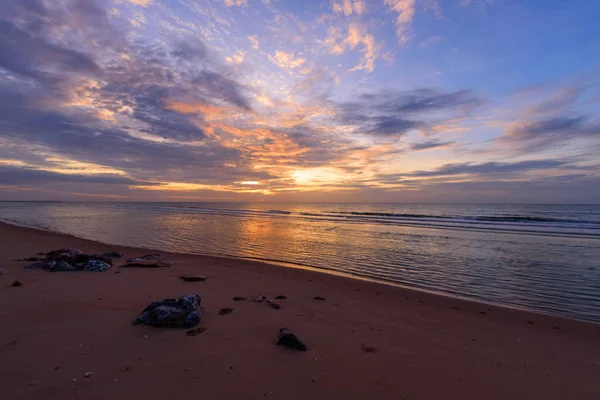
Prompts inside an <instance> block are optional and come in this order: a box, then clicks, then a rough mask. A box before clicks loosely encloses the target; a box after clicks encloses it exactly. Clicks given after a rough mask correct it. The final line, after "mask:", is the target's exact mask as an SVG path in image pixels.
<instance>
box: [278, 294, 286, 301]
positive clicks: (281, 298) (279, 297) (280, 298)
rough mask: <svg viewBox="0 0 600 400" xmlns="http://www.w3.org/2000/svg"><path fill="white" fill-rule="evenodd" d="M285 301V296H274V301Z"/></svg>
mask: <svg viewBox="0 0 600 400" xmlns="http://www.w3.org/2000/svg"><path fill="white" fill-rule="evenodd" d="M285 299H287V296H284V295H282V294H280V295H279V296H275V300H285Z"/></svg>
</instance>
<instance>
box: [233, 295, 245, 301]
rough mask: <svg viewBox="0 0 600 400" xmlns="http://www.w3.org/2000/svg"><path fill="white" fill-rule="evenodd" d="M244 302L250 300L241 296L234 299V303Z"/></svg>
mask: <svg viewBox="0 0 600 400" xmlns="http://www.w3.org/2000/svg"><path fill="white" fill-rule="evenodd" d="M244 300H248V299H246V298H245V297H241V296H235V297H234V298H233V301H244Z"/></svg>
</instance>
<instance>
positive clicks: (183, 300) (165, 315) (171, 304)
mask: <svg viewBox="0 0 600 400" xmlns="http://www.w3.org/2000/svg"><path fill="white" fill-rule="evenodd" d="M200 301H201V298H200V295H198V294H196V293H189V294H186V295H185V296H181V297H180V298H178V299H165V300H163V301H154V302H152V303H150V305H149V306H148V307H146V308H145V309H144V311H142V313H141V314H140V316H139V317H137V318H136V319H135V320H134V321H133V324H134V325H136V324H145V325H151V326H157V327H169V328H191V327H192V326H194V325H197V324H198V322H200V315H201V309H200Z"/></svg>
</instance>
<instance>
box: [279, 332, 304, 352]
mask: <svg viewBox="0 0 600 400" xmlns="http://www.w3.org/2000/svg"><path fill="white" fill-rule="evenodd" d="M277 344H278V345H281V346H286V347H289V348H292V349H296V350H300V351H306V350H307V348H306V345H305V344H304V343H303V342H302V341H301V340H300V339H298V337H297V336H296V335H294V333H293V332H292V331H290V330H289V329H287V328H281V329H280V330H279V341H278V342H277Z"/></svg>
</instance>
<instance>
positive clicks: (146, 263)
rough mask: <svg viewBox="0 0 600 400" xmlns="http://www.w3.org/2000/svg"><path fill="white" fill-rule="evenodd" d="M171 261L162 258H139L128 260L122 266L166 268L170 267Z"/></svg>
mask: <svg viewBox="0 0 600 400" xmlns="http://www.w3.org/2000/svg"><path fill="white" fill-rule="evenodd" d="M170 266H171V263H168V262H166V261H162V260H139V261H131V262H127V264H123V265H121V268H165V267H170Z"/></svg>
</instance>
